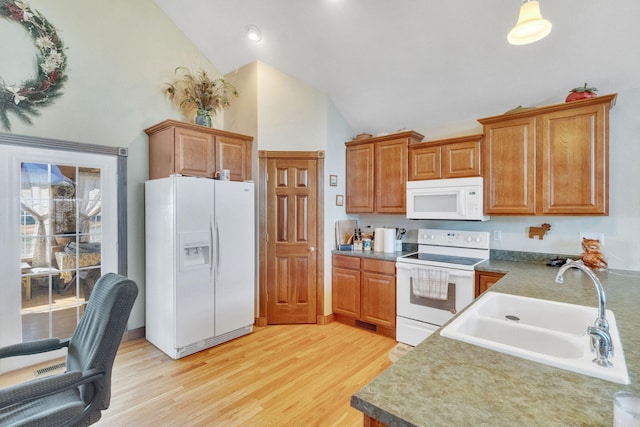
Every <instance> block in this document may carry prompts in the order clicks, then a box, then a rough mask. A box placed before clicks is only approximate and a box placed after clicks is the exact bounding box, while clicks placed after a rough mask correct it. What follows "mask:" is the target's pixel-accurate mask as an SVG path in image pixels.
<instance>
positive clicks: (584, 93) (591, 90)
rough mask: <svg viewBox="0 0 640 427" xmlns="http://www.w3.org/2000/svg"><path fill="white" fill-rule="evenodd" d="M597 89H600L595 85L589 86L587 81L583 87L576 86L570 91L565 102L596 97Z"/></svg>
mask: <svg viewBox="0 0 640 427" xmlns="http://www.w3.org/2000/svg"><path fill="white" fill-rule="evenodd" d="M597 90H598V89H596V88H595V87H587V84H586V83H585V84H584V86H582V87H574V88H573V89H571V90H570V91H569V92H570V93H569V95H568V96H567V98H566V99H565V102H571V101H578V100H580V99H589V98H595V97H596V96H598V95H597V94H596V91H597Z"/></svg>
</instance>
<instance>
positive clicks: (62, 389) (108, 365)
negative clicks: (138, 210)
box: [0, 273, 138, 427]
mask: <svg viewBox="0 0 640 427" xmlns="http://www.w3.org/2000/svg"><path fill="white" fill-rule="evenodd" d="M137 295H138V286H137V285H136V284H135V282H134V281H132V280H129V279H127V278H126V277H123V276H120V275H118V274H115V273H108V274H105V275H104V276H102V277H100V279H99V280H98V281H97V283H96V285H95V287H94V289H93V292H92V294H91V298H89V303H88V304H87V307H86V310H85V312H84V315H83V316H82V318H81V319H80V323H79V324H78V326H77V328H76V330H75V331H74V333H73V335H72V336H71V338H70V339H68V340H64V341H61V340H60V339H58V338H49V339H42V340H37V341H31V342H25V343H21V344H15V345H11V346H8V347H4V348H0V358H4V357H11V356H19V355H27V354H36V353H44V352H47V351H52V350H58V349H61V348H63V347H67V348H68V350H67V358H66V365H67V366H66V371H65V372H64V373H62V374H57V375H52V376H48V377H44V378H40V379H35V380H32V381H29V382H26V383H22V384H17V385H14V386H11V387H7V388H5V389H2V390H0V426H43V427H44V426H46V427H53V426H87V425H90V424H93V423H95V422H96V421H98V420H99V419H100V416H101V411H103V410H105V409H107V408H108V407H109V402H110V401H111V369H112V367H113V362H114V359H115V357H116V352H117V351H118V347H119V346H120V342H121V341H122V336H123V334H124V330H125V327H126V325H127V320H128V319H129V314H130V313H131V308H132V307H133V303H134V301H135V299H136V297H137Z"/></svg>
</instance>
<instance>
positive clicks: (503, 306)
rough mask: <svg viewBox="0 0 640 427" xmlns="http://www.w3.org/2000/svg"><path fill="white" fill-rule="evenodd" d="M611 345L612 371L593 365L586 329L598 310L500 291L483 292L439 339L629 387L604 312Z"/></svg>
mask: <svg viewBox="0 0 640 427" xmlns="http://www.w3.org/2000/svg"><path fill="white" fill-rule="evenodd" d="M606 313H607V320H608V321H609V332H610V334H611V339H612V342H613V349H614V351H613V357H612V358H611V359H610V360H611V363H612V364H613V366H611V367H603V366H598V365H596V364H595V363H593V362H592V360H593V359H594V357H595V355H594V354H593V353H592V352H591V337H589V335H587V327H588V326H591V325H593V323H594V320H595V319H596V318H597V317H598V309H597V308H596V307H585V306H581V305H575V304H567V303H561V302H556V301H547V300H542V299H537V298H529V297H523V296H518V295H510V294H503V293H499V292H486V293H485V294H484V295H483V296H482V297H481V298H480V299H478V300H477V301H476V302H475V303H474V304H472V305H471V306H470V307H468V308H467V309H466V310H465V311H464V312H463V313H461V314H460V315H459V316H458V317H456V318H454V319H453V320H452V321H451V323H449V324H448V325H447V326H445V327H444V328H443V329H442V331H441V332H440V334H441V335H442V336H444V337H447V338H452V339H455V340H459V341H464V342H466V343H469V344H474V345H477V346H480V347H484V348H488V349H490V350H494V351H499V352H501V353H506V354H510V355H513V356H517V357H521V358H523V359H527V360H531V361H534V362H539V363H543V364H545V365H550V366H554V367H557V368H561V369H565V370H567V371H571V372H576V373H580V374H584V375H590V376H592V377H596V378H601V379H604V380H608V381H613V382H616V383H619V384H629V375H628V373H627V365H626V363H625V359H624V353H623V351H622V343H621V341H620V334H619V333H618V328H617V325H616V321H615V316H614V314H613V312H612V311H610V310H607V312H606Z"/></svg>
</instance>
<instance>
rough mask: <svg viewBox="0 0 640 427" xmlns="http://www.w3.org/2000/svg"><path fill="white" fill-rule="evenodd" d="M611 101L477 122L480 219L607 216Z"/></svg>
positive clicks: (608, 98)
mask: <svg viewBox="0 0 640 427" xmlns="http://www.w3.org/2000/svg"><path fill="white" fill-rule="evenodd" d="M615 98H616V95H615V94H613V95H605V96H598V97H596V98H591V99H587V100H582V101H574V102H568V103H564V104H557V105H551V106H548V107H540V108H536V109H532V110H526V111H522V112H519V113H513V114H505V115H502V116H495V117H488V118H485V119H480V120H479V122H480V123H482V125H483V126H484V134H485V140H484V142H483V149H482V157H483V176H484V182H485V212H486V213H487V214H490V215H500V214H502V215H608V214H609V188H608V187H609V110H610V109H611V107H612V106H613V105H614V103H615Z"/></svg>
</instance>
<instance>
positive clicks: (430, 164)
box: [409, 146, 442, 181]
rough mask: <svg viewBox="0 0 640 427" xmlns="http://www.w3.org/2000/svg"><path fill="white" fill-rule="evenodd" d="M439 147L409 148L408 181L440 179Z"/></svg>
mask: <svg viewBox="0 0 640 427" xmlns="http://www.w3.org/2000/svg"><path fill="white" fill-rule="evenodd" d="M440 151H441V149H440V146H437V147H416V148H409V181H419V180H421V179H438V178H442V168H441V167H440V166H441V163H440Z"/></svg>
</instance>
